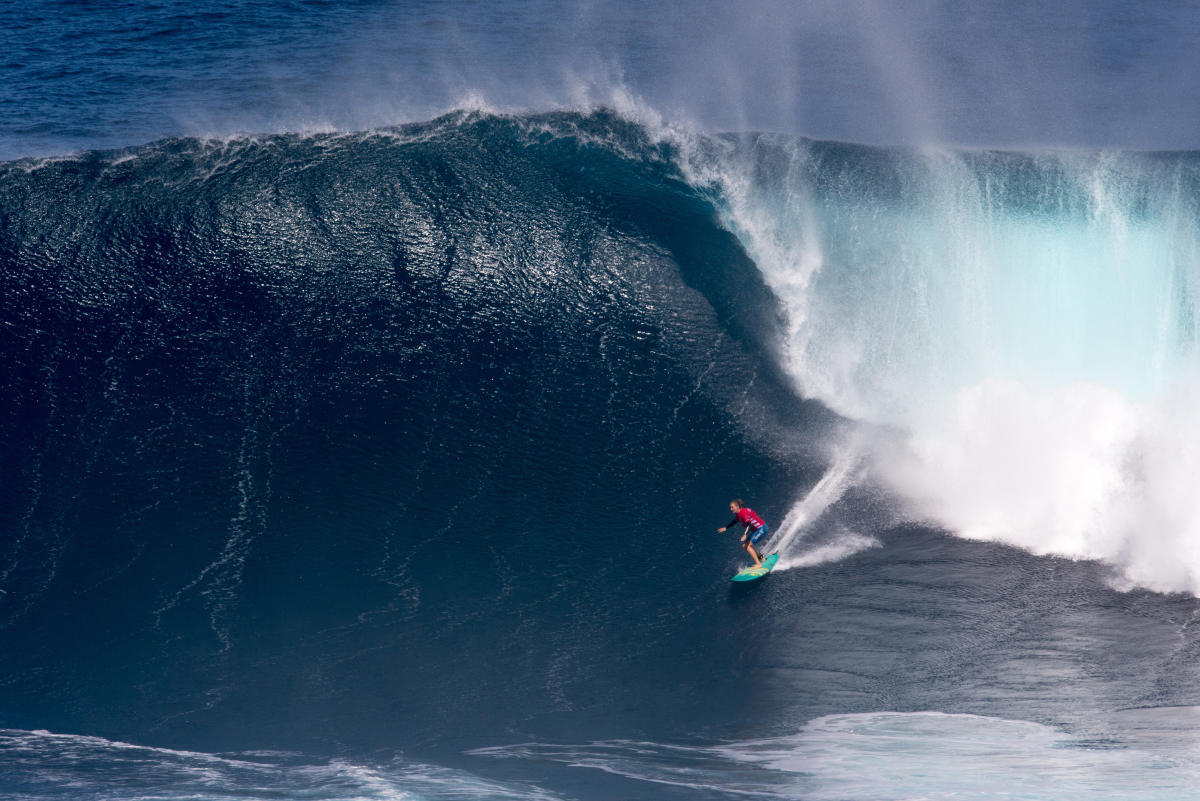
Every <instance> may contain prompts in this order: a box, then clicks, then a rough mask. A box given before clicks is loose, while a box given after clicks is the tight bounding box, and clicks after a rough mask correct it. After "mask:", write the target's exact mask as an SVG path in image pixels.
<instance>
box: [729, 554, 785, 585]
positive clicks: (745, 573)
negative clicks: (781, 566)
mask: <svg viewBox="0 0 1200 801" xmlns="http://www.w3.org/2000/svg"><path fill="white" fill-rule="evenodd" d="M778 561H779V554H777V553H773V554H771V555H770V556H768V557H767V558H766V559H764V560H763V563H762V567H747V568H744V569H742V570H739V571H738V572H737V573H735V574H734V575H733V578H732V579H730V581H754V580H755V579H757V578H762V577H763V576H765V575H767V574H768V573H770V572H771V569H772V568H773V567H775V563H776V562H778Z"/></svg>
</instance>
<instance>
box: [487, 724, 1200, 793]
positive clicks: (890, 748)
mask: <svg viewBox="0 0 1200 801" xmlns="http://www.w3.org/2000/svg"><path fill="white" fill-rule="evenodd" d="M1197 714H1200V709H1191V710H1163V711H1161V713H1155V711H1153V710H1145V711H1139V713H1138V714H1136V715H1135V716H1134V717H1132V718H1130V719H1126V718H1125V717H1122V715H1121V713H1118V714H1117V717H1120V718H1121V720H1119V721H1116V722H1118V723H1119V726H1120V728H1121V729H1122V730H1124V729H1125V728H1133V729H1134V731H1133V734H1132V738H1131V739H1130V740H1129V741H1128V742H1125V741H1119V740H1115V739H1113V738H1112V737H1109V736H1107V735H1102V736H1101V737H1100V738H1099V739H1096V738H1088V739H1084V738H1079V737H1076V736H1073V735H1071V734H1070V733H1068V732H1065V731H1062V730H1059V729H1055V728H1051V727H1048V726H1044V725H1041V724H1038V723H1033V722H1029V721H1022V720H1006V719H1003V718H995V717H986V716H980V715H964V714H944V713H940V712H912V713H901V712H873V713H863V714H847V715H829V716H826V717H821V718H817V719H815V720H812V721H809V722H808V723H807V724H806V725H805V726H804V727H803V728H802V729H801V730H800V731H799V732H797V733H796V734H794V735H790V736H785V737H775V738H769V739H761V740H748V741H742V742H733V743H728V744H724V745H718V746H680V745H673V744H664V743H654V742H638V741H630V740H606V741H600V742H593V743H588V744H582V745H563V744H547V743H523V744H520V745H512V746H500V747H494V748H484V749H479V750H477V751H474V752H472V753H474V754H476V755H479V756H489V757H494V758H506V759H521V760H531V761H550V762H558V763H562V764H566V765H570V766H573V767H579V768H585V769H592V770H600V771H603V772H605V773H611V774H615V775H619V776H624V777H626V778H629V779H632V780H635V781H642V782H647V783H651V784H655V785H669V786H672V787H682V788H687V789H692V790H699V791H716V792H718V793H720V794H722V795H726V796H730V797H749V798H788V799H800V798H803V799H806V801H861V799H872V801H917V800H918V799H922V800H924V801H950V800H951V799H953V800H954V801H985V799H986V801H992V800H993V799H997V798H1011V799H1023V800H1024V801H1167V800H1169V801H1178V799H1182V798H1189V797H1191V795H1192V794H1194V788H1195V787H1196V786H1197V782H1200V747H1198V746H1197V743H1196V742H1195V738H1194V737H1191V736H1189V732H1190V731H1192V730H1194V725H1195V719H1196V716H1197ZM1131 721H1133V722H1134V723H1135V724H1136V725H1133V726H1131Z"/></svg>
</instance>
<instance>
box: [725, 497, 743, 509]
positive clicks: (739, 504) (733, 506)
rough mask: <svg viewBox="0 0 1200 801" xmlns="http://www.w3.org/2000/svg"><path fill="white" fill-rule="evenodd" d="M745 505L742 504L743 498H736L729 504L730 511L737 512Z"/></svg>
mask: <svg viewBox="0 0 1200 801" xmlns="http://www.w3.org/2000/svg"><path fill="white" fill-rule="evenodd" d="M745 505H746V504H744V503H742V499H741V498H734V499H733V500H732V501H730V502H729V511H731V512H736V511H737V510H738V509H741V508H742V507H743V506H745Z"/></svg>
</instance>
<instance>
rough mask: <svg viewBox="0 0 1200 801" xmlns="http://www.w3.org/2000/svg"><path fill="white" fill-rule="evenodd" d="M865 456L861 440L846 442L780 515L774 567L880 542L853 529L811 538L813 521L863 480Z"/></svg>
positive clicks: (818, 560) (827, 558) (834, 556)
mask: <svg viewBox="0 0 1200 801" xmlns="http://www.w3.org/2000/svg"><path fill="white" fill-rule="evenodd" d="M866 457H867V452H866V449H865V447H864V445H863V443H862V441H861V440H858V439H855V440H852V441H851V442H850V443H848V444H847V445H845V446H844V448H843V449H842V450H841V451H840V452H839V453H838V454H837V455H836V456H835V457H834V460H833V464H832V465H830V467H829V469H828V470H826V471H825V475H823V476H822V477H821V480H820V481H818V482H817V483H816V484H814V485H813V487H812V489H810V490H809V491H808V493H807V494H806V495H805V496H804V497H803V498H801V499H800V501H798V502H797V503H796V505H795V506H793V507H792V509H791V511H789V512H788V513H787V515H786V516H785V517H784V518H783V522H782V523H780V524H779V534H778V536H777V538H776V540H775V542H774V543H773V547H772V548H771V550H773V551H775V552H778V553H779V564H778V565H776V567H775V569H776V570H788V569H791V568H793V567H811V566H813V565H819V564H823V563H825V562H835V561H838V560H840V559H844V558H846V557H847V556H850V555H851V554H854V553H858V552H859V551H862V550H865V549H867V548H873V547H876V546H878V545H879V541H878V540H876V539H875V538H873V537H868V536H864V535H862V534H857V533H854V532H852V531H841V532H839V533H837V534H836V535H835V536H834V537H833V538H824V539H822V540H821V541H819V542H816V541H812V540H810V534H811V533H812V531H811V527H812V525H813V523H815V522H816V521H817V520H819V519H820V518H821V517H822V516H823V515H824V514H825V513H826V512H827V511H828V510H829V508H830V507H831V506H833V505H834V504H835V503H837V502H838V501H839V500H841V498H842V496H843V495H845V494H846V491H847V490H849V489H850V488H851V487H853V486H855V485H856V484H858V483H860V482H861V481H862V479H863V478H864V476H865V474H866V472H867V464H868V460H867V458H866Z"/></svg>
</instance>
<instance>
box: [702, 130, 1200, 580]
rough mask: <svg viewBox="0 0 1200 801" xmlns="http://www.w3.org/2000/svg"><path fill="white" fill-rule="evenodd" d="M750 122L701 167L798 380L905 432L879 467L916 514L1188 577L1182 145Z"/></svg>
mask: <svg viewBox="0 0 1200 801" xmlns="http://www.w3.org/2000/svg"><path fill="white" fill-rule="evenodd" d="M742 144H743V147H742V149H741V152H740V153H739V155H738V158H740V159H742V160H743V165H742V166H741V167H740V168H739V169H738V170H736V171H733V172H723V171H718V172H716V173H711V172H708V173H706V172H705V170H704V169H703V168H702V167H701V168H698V169H696V170H695V171H694V172H695V174H696V175H697V176H698V177H699V179H700V180H703V181H707V182H709V183H712V184H713V185H715V186H717V187H719V190H720V192H721V193H722V194H723V196H724V198H725V217H726V219H727V221H728V223H729V225H730V226H731V228H732V229H733V230H735V231H737V232H738V233H739V236H741V238H742V239H743V241H745V242H746V244H747V248H748V250H749V252H750V253H751V254H752V255H753V257H754V258H755V261H756V263H757V264H758V265H759V267H760V268H761V269H762V271H763V274H764V276H765V278H766V280H767V282H768V283H769V284H770V285H771V287H772V288H773V290H774V291H775V292H776V293H777V295H778V296H779V297H780V299H781V302H782V305H783V307H784V309H785V310H786V315H787V318H788V321H789V322H788V333H787V335H786V336H787V342H786V346H785V360H786V364H787V365H788V367H787V369H788V371H789V373H790V374H791V375H793V376H794V378H795V380H796V383H797V384H798V386H799V387H800V388H801V390H802V391H803V392H805V393H806V394H809V395H811V396H813V397H817V398H820V399H821V400H822V401H824V402H825V403H827V404H828V405H829V406H830V407H831V408H833V409H835V410H837V411H838V412H840V413H842V414H844V415H847V416H848V417H851V418H854V419H856V420H860V421H863V422H865V423H867V424H870V425H873V426H884V427H889V428H893V429H896V430H898V431H899V432H900V434H901V439H902V440H903V441H902V442H900V443H898V444H897V443H896V442H894V441H893V442H890V443H888V444H886V445H882V446H879V447H877V448H876V453H875V456H876V462H877V464H876V466H877V467H878V469H879V472H880V475H881V476H882V478H883V479H884V480H885V481H886V482H887V483H889V484H890V485H891V486H892V487H893V488H894V489H896V490H898V491H899V494H900V495H901V496H902V497H904V498H906V499H908V500H909V501H910V502H911V506H912V510H913V513H915V514H917V515H919V516H920V517H922V518H925V519H929V520H933V521H936V522H937V523H938V524H940V525H942V526H944V527H945V528H947V529H949V530H950V531H953V532H955V533H957V534H961V535H963V536H966V537H970V538H975V539H987V540H998V541H1004V542H1008V543H1011V544H1015V545H1019V546H1021V547H1023V548H1026V549H1029V550H1033V551H1035V552H1037V553H1054V554H1060V555H1065V556H1070V557H1076V558H1088V559H1102V560H1105V561H1106V562H1109V563H1111V564H1114V565H1116V566H1117V568H1118V571H1119V581H1120V582H1121V583H1122V584H1124V585H1126V586H1129V585H1140V586H1144V587H1150V588H1153V589H1156V590H1164V591H1186V592H1189V593H1192V594H1196V593H1197V592H1200V552H1198V551H1197V550H1196V549H1195V547H1194V546H1193V543H1194V542H1195V541H1196V538H1197V536H1198V535H1200V505H1198V503H1197V500H1196V495H1195V493H1194V492H1192V490H1191V489H1190V486H1189V484H1190V483H1191V482H1190V477H1194V476H1196V475H1197V474H1198V470H1200V445H1198V444H1197V443H1200V437H1198V436H1197V435H1198V434H1200V430H1198V429H1197V423H1196V421H1195V415H1194V414H1193V413H1192V411H1191V410H1192V409H1194V408H1196V402H1197V401H1200V382H1198V380H1197V378H1198V376H1200V373H1198V371H1197V367H1198V366H1200V359H1198V349H1197V343H1198V340H1200V328H1198V320H1197V316H1196V308H1197V300H1198V299H1200V294H1198V293H1200V227H1198V226H1197V220H1198V219H1200V159H1198V158H1197V156H1196V155H1195V154H1193V153H1172V154H1103V153H1100V154H1088V153H1044V154H1021V153H990V152H946V151H929V152H923V153H919V152H912V151H891V150H880V149H874V148H865V147H857V146H851V145H844V144H836V143H814V142H807V141H799V140H778V139H771V138H769V137H763V138H759V139H758V140H754V141H750V142H748V143H742ZM847 458H850V459H853V458H855V457H854V456H853V455H851V456H849V457H847Z"/></svg>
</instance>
